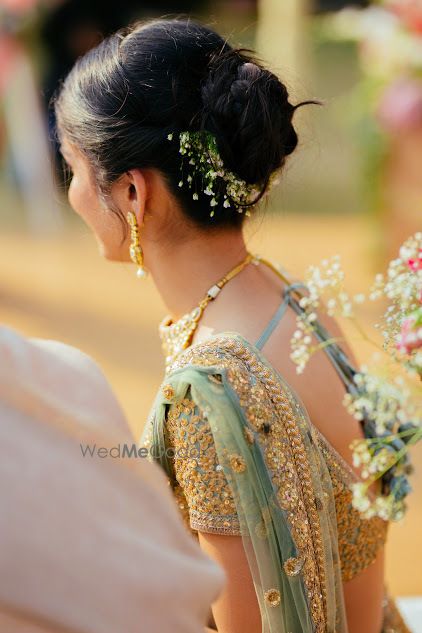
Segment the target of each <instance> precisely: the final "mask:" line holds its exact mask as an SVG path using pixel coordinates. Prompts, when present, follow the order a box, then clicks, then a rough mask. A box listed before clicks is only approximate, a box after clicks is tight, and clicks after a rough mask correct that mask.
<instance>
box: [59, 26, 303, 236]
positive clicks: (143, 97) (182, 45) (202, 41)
mask: <svg viewBox="0 0 422 633" xmlns="http://www.w3.org/2000/svg"><path fill="white" fill-rule="evenodd" d="M305 103H308V102H305ZM299 105H303V104H299ZM54 107H55V113H56V120H57V127H58V134H59V137H60V136H61V135H62V134H64V135H65V136H66V137H67V138H68V139H69V141H70V142H72V143H74V144H75V145H76V146H77V147H78V148H79V149H80V150H81V151H82V152H83V153H84V155H85V156H86V157H87V158H88V160H89V162H90V164H91V165H92V167H93V168H94V171H95V176H96V181H97V186H98V190H99V192H100V194H101V195H102V197H103V199H104V198H106V197H107V195H108V193H109V189H110V186H111V184H112V183H113V182H114V181H115V180H116V179H117V178H119V176H121V175H122V174H124V173H125V172H127V171H128V170H130V169H133V168H156V169H158V170H159V171H160V173H161V174H162V175H163V176H164V178H165V180H166V183H167V185H168V187H169V190H170V192H171V193H172V194H173V195H174V197H175V199H176V200H177V201H178V202H179V204H180V206H181V207H182V210H183V211H184V213H185V214H186V215H187V216H188V217H189V218H190V219H191V220H193V221H194V222H195V223H196V224H197V225H200V226H212V225H218V226H223V225H224V226H237V225H239V224H240V223H241V222H242V220H243V216H244V213H239V212H238V209H236V208H234V207H233V205H232V206H231V207H230V208H223V205H222V197H221V196H220V198H219V203H218V206H216V207H215V214H214V217H213V218H211V217H210V206H209V205H210V199H209V196H207V195H205V194H204V192H203V189H204V187H203V186H202V183H197V186H196V187H195V190H196V191H197V192H198V196H199V200H198V201H196V200H193V198H192V190H191V189H189V188H188V187H180V186H179V181H180V179H181V172H180V167H181V160H182V157H181V155H180V153H179V144H178V143H177V142H169V140H168V138H167V137H168V135H169V134H171V133H173V135H174V137H175V138H176V139H177V138H178V136H177V135H178V133H179V132H180V131H185V130H190V131H199V130H205V131H207V132H210V133H212V134H213V135H214V136H215V139H216V142H217V147H218V151H219V153H220V155H221V158H222V160H223V163H224V166H225V167H226V168H227V169H229V170H230V171H232V172H233V173H234V174H235V175H236V177H238V178H240V179H242V180H244V181H246V183H248V184H251V185H252V184H256V185H257V188H258V189H259V192H260V193H259V195H258V196H257V198H256V199H255V200H254V202H253V204H256V202H257V201H258V199H260V198H261V197H262V195H263V194H264V193H265V191H266V190H267V188H268V184H269V180H270V177H271V175H272V174H273V172H274V171H275V170H278V169H279V168H281V167H282V166H283V164H284V162H285V159H286V157H287V156H288V155H289V154H290V153H291V152H293V150H294V149H295V147H296V145H297V142H298V138H297V135H296V132H295V130H294V127H293V125H292V116H293V112H294V110H295V107H298V106H293V105H292V104H290V103H289V100H288V93H287V89H286V87H285V86H284V84H283V83H282V82H281V81H280V80H279V79H278V78H277V77H276V76H275V75H274V74H273V73H272V72H270V71H269V70H267V69H266V68H264V66H263V65H262V63H261V62H259V61H258V60H257V59H256V58H255V57H254V56H253V54H252V51H250V50H249V49H240V48H238V49H234V48H232V47H231V46H230V45H229V44H228V43H227V41H225V40H224V39H223V38H222V37H221V36H220V35H218V34H217V33H215V32H214V31H213V30H212V29H210V28H208V27H207V26H204V25H202V24H200V23H198V22H196V21H193V20H191V19H180V18H179V19H159V20H152V21H148V22H144V23H139V22H138V23H135V24H134V25H132V26H131V27H129V28H126V29H122V30H120V31H117V32H116V33H115V34H113V35H111V36H109V37H107V38H106V39H105V40H104V41H102V42H101V43H100V44H99V45H98V46H97V47H96V48H94V49H92V50H91V51H89V52H88V53H87V54H86V55H84V56H83V57H81V58H80V59H79V60H78V61H77V62H76V64H75V66H74V67H73V69H72V70H71V72H70V73H69V75H68V76H67V77H66V79H65V81H64V83H63V85H62V86H61V87H60V90H59V93H58V95H57V96H56V97H55V98H54ZM194 178H199V176H198V175H196V176H194ZM218 180H219V183H218V184H219V187H220V188H221V186H225V184H224V181H222V179H221V178H219V179H218ZM251 206H253V205H251Z"/></svg>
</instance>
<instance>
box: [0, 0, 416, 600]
mask: <svg viewBox="0 0 422 633" xmlns="http://www.w3.org/2000/svg"><path fill="white" fill-rule="evenodd" d="M347 4H348V3H347V2H343V1H341V0H319V1H318V0H225V1H223V0H221V1H215V0H136V1H135V0H120V1H119V3H118V5H117V3H116V2H114V1H113V0H102V2H101V3H98V2H96V1H95V0H44V1H36V0H0V167H1V171H0V320H1V322H2V323H3V324H5V325H7V326H10V327H13V328H15V329H18V330H20V331H21V332H23V333H25V334H27V335H29V336H41V337H47V338H54V339H60V340H63V341H65V342H67V343H70V344H72V345H75V346H77V347H80V348H81V349H82V350H84V351H85V352H87V353H88V354H90V355H91V356H93V357H94V358H95V359H96V360H97V361H98V362H99V364H100V365H101V366H102V367H103V369H104V372H105V373H106V375H107V377H108V379H109V380H110V382H111V384H112V385H113V388H114V390H115V393H116V394H117V396H118V398H119V399H120V401H121V403H122V405H123V407H124V410H125V411H126V414H127V416H128V418H129V421H130V424H131V426H132V428H133V430H134V433H135V434H136V436H138V435H139V433H140V431H141V429H142V427H143V424H144V422H145V420H146V417H147V415H148V411H149V409H150V406H151V402H152V400H153V397H154V394H155V391H156V389H157V387H158V385H159V384H160V382H161V379H162V373H163V359H162V355H161V350H160V342H159V338H158V332H157V325H158V323H159V321H160V320H161V318H162V317H163V315H164V313H165V309H164V306H163V305H162V303H161V301H160V298H159V297H158V295H157V294H156V292H155V290H154V288H153V286H152V284H151V282H150V281H149V280H148V281H146V282H145V281H141V280H139V279H137V278H136V275H135V270H134V268H133V267H132V266H128V265H124V264H115V263H113V264H112V263H109V262H106V261H104V260H102V259H101V258H100V257H99V256H98V253H97V247H96V242H95V239H94V237H93V236H92V235H91V234H90V232H89V231H88V229H87V228H86V227H85V226H84V225H83V224H82V223H81V221H80V219H79V218H78V217H76V216H75V215H74V214H73V213H72V211H71V210H70V209H69V208H68V205H67V201H66V182H65V179H64V177H63V172H62V166H61V164H60V161H59V159H58V156H57V148H56V145H55V140H54V120H53V117H52V115H51V112H50V111H49V108H48V102H49V99H50V98H51V96H52V94H53V91H54V89H55V88H56V87H57V84H58V82H59V81H60V79H61V78H63V77H64V76H65V74H66V72H67V71H68V70H69V69H70V67H71V66H72V63H73V62H74V60H75V59H76V58H77V57H78V56H79V55H81V54H83V53H84V52H85V51H87V50H88V49H89V48H90V47H92V46H95V44H96V43H97V42H98V41H99V40H100V39H101V37H102V36H103V35H106V34H107V33H109V32H111V31H113V30H115V29H116V28H119V27H121V26H123V25H125V24H127V23H128V22H130V21H132V20H134V19H142V18H147V17H154V16H163V15H166V16H169V15H170V16H176V15H180V14H184V15H186V14H188V15H191V16H192V17H194V18H199V19H201V20H203V21H205V22H206V23H207V24H209V25H210V26H212V27H214V28H215V29H216V30H218V31H219V32H220V33H222V34H223V35H224V36H226V37H227V38H228V39H229V41H230V42H231V43H232V44H234V45H242V46H246V47H252V48H255V49H256V50H257V52H258V54H259V55H260V56H261V57H262V58H263V59H265V60H266V61H267V62H268V63H269V65H270V66H271V68H272V69H273V70H274V71H275V72H276V73H277V74H279V76H280V77H281V78H282V79H283V81H284V82H285V83H286V84H287V85H288V87H289V89H290V92H291V96H292V99H291V100H292V101H293V102H294V101H295V100H300V99H311V98H317V99H320V100H322V101H323V102H324V107H322V108H319V107H313V108H303V109H300V110H299V111H298V112H297V114H296V115H295V117H296V118H295V122H296V127H297V130H298V133H299V137H300V147H299V149H298V150H297V151H296V152H295V153H294V155H293V156H292V158H291V160H290V161H289V162H288V165H287V167H286V169H285V171H284V174H283V177H282V179H281V182H280V184H279V185H278V187H277V188H275V189H274V190H273V192H272V193H271V196H270V198H269V201H268V204H267V206H266V208H265V209H263V211H262V213H258V215H257V217H256V218H255V219H253V220H252V221H251V223H250V224H249V225H248V227H247V230H246V233H247V236H248V240H249V244H250V248H251V250H253V251H256V252H258V253H262V254H263V255H265V256H266V257H268V258H270V259H274V260H277V261H279V262H280V263H281V264H282V265H283V266H284V267H285V268H286V269H287V270H290V271H291V272H292V273H293V274H295V275H299V276H301V275H302V274H303V272H304V271H305V269H306V267H307V266H308V265H309V264H311V263H317V262H319V261H320V260H321V259H322V258H324V257H328V256H330V255H334V254H340V255H341V257H342V260H343V265H344V268H345V270H346V273H347V278H348V287H349V289H350V291H351V292H362V291H363V292H365V291H366V290H367V289H368V287H369V285H370V283H371V281H372V279H373V276H374V274H375V273H376V272H378V271H382V270H383V269H384V267H385V265H386V263H387V262H388V260H389V259H391V258H392V257H393V256H394V255H395V253H396V252H397V249H398V247H399V245H400V243H401V242H402V241H404V239H405V238H406V237H408V236H410V235H411V234H412V233H415V232H416V231H417V230H421V229H422V222H421V217H422V214H421V211H422V178H421V165H422V4H421V2H419V0H409V1H407V0H401V1H396V2H384V3H376V4H374V5H371V4H370V3H367V2H361V3H357V2H355V3H354V8H351V7H348V6H347ZM381 310H382V307H380V306H376V305H373V307H372V306H370V307H369V308H365V309H364V310H363V313H362V318H363V320H364V321H365V322H366V323H367V324H368V325H370V324H371V323H373V321H374V320H375V319H376V317H377V315H379V314H380V312H381ZM346 329H347V328H346ZM352 344H353V345H354V347H355V350H356V353H357V355H358V357H359V358H360V359H361V360H362V361H363V360H365V358H366V356H367V354H368V350H367V349H366V348H365V347H364V345H363V344H361V343H360V342H359V341H357V340H353V342H352ZM0 362H1V359H0ZM414 461H415V464H416V467H417V469H416V475H415V476H414V477H413V479H412V481H413V485H414V488H415V492H414V494H413V495H412V496H411V500H410V510H409V512H408V514H407V516H406V518H405V519H404V521H402V522H401V523H400V524H398V525H394V526H392V529H391V533H390V544H389V552H388V584H389V586H390V588H391V591H392V593H393V594H395V595H397V596H400V595H416V594H419V595H422V572H421V569H422V548H421V547H420V546H419V540H418V537H419V530H418V527H419V525H420V524H421V523H422V475H421V472H420V468H418V465H419V464H421V463H422V450H421V447H419V448H418V449H415V451H414Z"/></svg>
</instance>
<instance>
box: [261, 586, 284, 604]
mask: <svg viewBox="0 0 422 633" xmlns="http://www.w3.org/2000/svg"><path fill="white" fill-rule="evenodd" d="M264 598H265V602H266V603H267V604H269V605H270V606H271V607H278V605H279V604H280V602H281V596H280V592H279V591H278V590H277V589H268V591H266V592H265V593H264Z"/></svg>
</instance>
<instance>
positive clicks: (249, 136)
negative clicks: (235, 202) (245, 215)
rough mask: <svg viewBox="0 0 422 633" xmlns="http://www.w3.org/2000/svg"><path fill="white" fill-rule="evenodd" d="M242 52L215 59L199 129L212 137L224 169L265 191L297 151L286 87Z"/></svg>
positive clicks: (203, 97)
mask: <svg viewBox="0 0 422 633" xmlns="http://www.w3.org/2000/svg"><path fill="white" fill-rule="evenodd" d="M244 50H245V49H237V50H231V51H229V52H228V53H225V54H223V55H221V56H219V57H217V58H214V59H213V60H212V61H211V63H210V67H209V73H208V76H207V78H206V80H205V81H204V82H203V85H202V100H203V104H204V109H203V117H202V127H203V128H205V129H207V130H209V131H210V132H212V133H213V134H215V136H216V140H217V144H218V148H219V151H220V154H221V156H222V158H223V161H224V163H225V165H226V166H227V168H228V169H230V170H231V171H233V172H234V173H235V174H236V175H238V176H239V177H240V178H242V179H243V180H245V181H246V182H247V183H249V184H261V185H262V186H263V187H264V188H265V186H266V185H267V183H268V182H269V179H270V176H271V174H272V173H273V172H274V171H275V170H277V169H279V168H280V167H281V166H282V165H283V163H284V161H285V158H286V156H288V154H290V153H291V152H292V151H293V150H294V149H295V147H296V145H297V141H298V139H297V135H296V132H295V130H294V128H293V125H292V116H293V112H294V110H295V107H294V106H293V105H292V104H291V103H290V102H289V100H288V92H287V89H286V87H285V85H284V84H283V83H282V82H281V81H280V80H279V79H278V77H276V75H274V74H273V73H272V72H270V71H269V70H267V69H266V68H264V67H263V66H262V65H260V64H259V63H258V62H257V61H256V60H255V59H252V58H251V57H248V56H246V55H245V52H244Z"/></svg>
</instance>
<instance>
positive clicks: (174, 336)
mask: <svg viewBox="0 0 422 633" xmlns="http://www.w3.org/2000/svg"><path fill="white" fill-rule="evenodd" d="M252 261H253V262H254V263H256V264H257V263H258V262H259V257H258V256H255V255H252V253H248V254H247V256H246V257H245V258H244V259H243V260H242V261H241V262H240V264H237V266H235V267H234V268H232V270H230V271H229V272H228V273H227V274H226V275H224V277H222V279H220V281H217V283H216V284H214V285H213V286H211V288H210V289H209V290H208V292H207V294H206V295H205V297H204V298H203V299H202V301H201V302H200V303H199V304H198V306H196V308H194V309H193V310H191V312H188V313H187V314H184V315H183V316H182V317H180V319H178V320H177V321H174V322H173V321H172V318H171V317H170V316H169V315H167V316H165V317H164V319H163V320H162V321H161V323H160V325H159V327H158V331H159V334H160V338H161V342H162V347H163V351H164V353H165V356H166V371H167V370H168V369H169V367H170V365H171V364H172V363H173V362H174V361H175V360H176V358H177V356H178V355H179V354H180V353H181V352H182V351H183V350H184V349H186V348H187V347H189V345H190V344H191V342H192V338H193V334H194V332H195V330H196V328H197V327H198V323H199V320H200V318H201V317H202V314H203V312H204V310H205V308H206V306H207V305H208V304H209V303H210V301H213V300H214V299H215V298H216V296H217V295H218V293H219V292H220V290H221V289H222V288H223V286H225V285H226V283H227V282H228V281H230V279H233V277H235V276H236V275H237V274H238V273H240V271H241V270H243V269H244V268H245V266H247V265H248V264H249V263H250V262H252Z"/></svg>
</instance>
